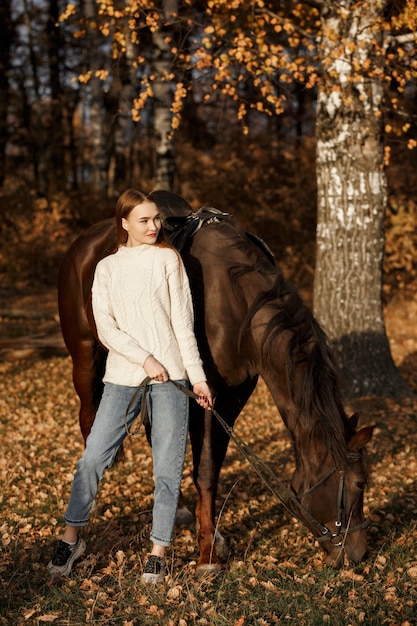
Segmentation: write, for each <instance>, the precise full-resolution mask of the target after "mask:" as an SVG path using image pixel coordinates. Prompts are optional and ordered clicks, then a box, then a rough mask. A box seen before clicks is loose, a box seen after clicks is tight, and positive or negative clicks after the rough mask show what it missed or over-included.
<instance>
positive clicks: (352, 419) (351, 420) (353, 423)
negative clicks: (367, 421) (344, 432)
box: [349, 413, 359, 432]
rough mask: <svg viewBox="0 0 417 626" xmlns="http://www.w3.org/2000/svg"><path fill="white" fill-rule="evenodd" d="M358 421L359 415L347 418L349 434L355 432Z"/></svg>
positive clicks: (355, 414)
mask: <svg viewBox="0 0 417 626" xmlns="http://www.w3.org/2000/svg"><path fill="white" fill-rule="evenodd" d="M358 421H359V413H354V414H353V415H351V416H350V417H349V426H350V428H351V432H354V431H355V430H356V427H357V425H358Z"/></svg>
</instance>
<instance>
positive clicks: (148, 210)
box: [122, 201, 161, 248]
mask: <svg viewBox="0 0 417 626" xmlns="http://www.w3.org/2000/svg"><path fill="white" fill-rule="evenodd" d="M122 226H123V228H124V229H125V231H126V232H127V242H126V246H128V247H129V248H131V247H133V246H140V245H142V244H144V243H148V244H154V243H156V241H157V239H158V235H159V231H160V230H161V217H160V214H159V210H158V207H157V206H156V204H155V203H154V202H150V201H145V202H141V203H140V204H137V205H136V206H135V207H134V208H133V209H132V210H131V212H130V213H129V215H128V216H127V217H122Z"/></svg>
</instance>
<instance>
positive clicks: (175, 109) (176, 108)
mask: <svg viewBox="0 0 417 626" xmlns="http://www.w3.org/2000/svg"><path fill="white" fill-rule="evenodd" d="M186 97H187V89H186V88H185V86H184V83H177V84H176V88H175V91H174V96H173V100H172V105H171V113H172V119H171V128H172V130H176V129H177V128H178V127H179V125H180V121H181V109H182V105H183V102H184V100H185V98H186Z"/></svg>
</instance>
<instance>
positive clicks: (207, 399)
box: [193, 380, 213, 410]
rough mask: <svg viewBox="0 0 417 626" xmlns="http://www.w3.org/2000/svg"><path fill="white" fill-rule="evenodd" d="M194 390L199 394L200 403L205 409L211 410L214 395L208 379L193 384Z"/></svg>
mask: <svg viewBox="0 0 417 626" xmlns="http://www.w3.org/2000/svg"><path fill="white" fill-rule="evenodd" d="M193 391H194V393H195V394H196V395H197V396H198V400H197V402H198V404H199V405H200V406H202V407H203V408H204V409H209V410H210V409H211V407H212V406H213V396H212V394H211V391H210V387H209V386H208V384H207V383H206V381H205V380H204V381H202V382H201V383H196V384H195V385H194V386H193Z"/></svg>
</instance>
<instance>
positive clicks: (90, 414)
mask: <svg viewBox="0 0 417 626" xmlns="http://www.w3.org/2000/svg"><path fill="white" fill-rule="evenodd" d="M71 357H72V375H73V382H74V388H75V391H76V392H77V395H78V397H79V399H80V413H79V420H80V428H81V433H82V436H83V439H84V443H85V441H86V440H87V437H88V434H89V432H90V430H91V427H92V425H93V422H94V418H95V416H96V411H97V407H98V404H99V402H100V398H101V394H102V390H103V385H102V382H101V379H102V376H103V371H104V363H105V353H104V351H103V349H102V348H100V347H99V346H98V344H97V342H96V341H95V340H93V339H87V340H81V341H79V342H78V344H77V346H76V348H75V349H74V350H73V351H72V353H71Z"/></svg>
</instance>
